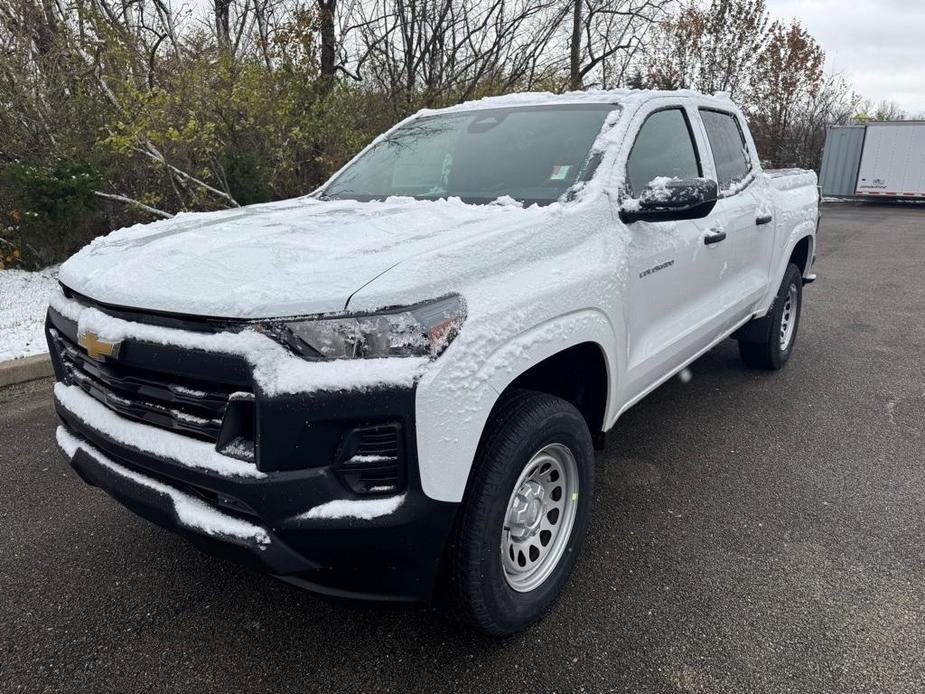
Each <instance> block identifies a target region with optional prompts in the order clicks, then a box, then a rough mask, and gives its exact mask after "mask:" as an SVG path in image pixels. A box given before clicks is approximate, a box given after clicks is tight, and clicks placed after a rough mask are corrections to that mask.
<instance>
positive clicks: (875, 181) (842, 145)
mask: <svg viewBox="0 0 925 694" xmlns="http://www.w3.org/2000/svg"><path fill="white" fill-rule="evenodd" d="M820 184H821V187H822V194H823V195H824V196H828V197H856V198H871V197H886V198H905V199H912V200H925V121H884V122H880V123H868V124H867V125H862V126H840V127H833V128H829V130H828V133H827V134H826V141H825V150H824V152H823V155H822V170H821V172H820Z"/></svg>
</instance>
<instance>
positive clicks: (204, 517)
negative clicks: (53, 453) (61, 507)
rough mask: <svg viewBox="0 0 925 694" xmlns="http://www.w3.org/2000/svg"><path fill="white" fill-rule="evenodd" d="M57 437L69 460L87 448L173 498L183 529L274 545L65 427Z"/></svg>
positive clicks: (251, 527) (109, 466) (243, 523)
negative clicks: (123, 463)
mask: <svg viewBox="0 0 925 694" xmlns="http://www.w3.org/2000/svg"><path fill="white" fill-rule="evenodd" d="M55 435H56V438H57V440H58V445H59V446H61V450H63V451H64V453H65V455H67V457H68V458H73V457H74V455H76V453H77V449H78V448H83V449H84V450H85V451H86V452H87V453H89V454H90V456H91V457H92V458H93V459H94V460H95V461H96V462H97V463H99V464H100V465H102V466H103V467H105V468H106V469H108V470H109V471H110V472H113V473H115V474H116V475H118V476H120V477H124V478H126V479H129V480H131V481H132V482H135V483H136V484H139V485H141V486H143V487H147V488H148V489H151V490H153V491H155V492H157V493H158V494H162V495H164V496H167V497H169V499H170V502H171V504H172V505H173V510H174V512H175V513H176V514H177V519H178V520H179V521H180V524H181V525H184V526H186V527H187V528H191V529H193V530H198V531H200V532H203V533H205V534H206V535H212V536H218V537H228V538H237V539H241V540H250V541H253V542H256V543H257V544H258V545H261V549H263V546H265V545H268V544H270V536H269V535H268V534H267V531H266V530H264V529H263V528H261V527H260V526H259V525H254V524H253V523H248V522H247V521H244V520H241V519H240V518H234V517H233V516H228V515H226V514H224V513H220V512H219V511H216V510H215V509H214V508H211V507H210V506H208V505H206V504H205V503H204V502H202V501H200V500H199V499H196V498H195V497H192V496H190V495H189V494H184V493H183V492H181V491H179V490H178V489H174V488H173V487H170V486H168V485H166V484H162V483H161V482H158V481H157V480H153V479H151V478H150V477H145V476H144V475H140V474H138V473H137V472H135V471H133V470H129V469H128V468H125V467H122V466H121V465H119V464H118V463H114V462H113V461H111V460H110V459H109V458H107V457H106V456H105V455H103V454H102V453H100V452H99V451H98V450H97V449H96V448H94V447H93V446H91V445H90V444H88V443H87V442H85V441H81V440H80V439H78V438H76V437H75V436H73V435H72V434H71V433H70V432H68V430H67V429H65V428H64V427H63V426H60V427H58V429H57V431H56V432H55Z"/></svg>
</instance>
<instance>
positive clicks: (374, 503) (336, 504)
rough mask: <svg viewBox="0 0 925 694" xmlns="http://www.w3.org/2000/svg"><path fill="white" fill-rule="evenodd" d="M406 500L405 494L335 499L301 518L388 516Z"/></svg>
mask: <svg viewBox="0 0 925 694" xmlns="http://www.w3.org/2000/svg"><path fill="white" fill-rule="evenodd" d="M404 502H405V495H404V494H399V495H398V496H389V497H386V498H383V499H334V501H329V502H327V503H326V504H321V505H320V506H315V507H314V508H311V509H309V510H308V511H306V512H305V513H303V514H302V515H301V516H299V518H304V519H307V520H317V519H320V518H324V519H327V520H334V519H337V518H359V519H360V520H372V519H373V518H379V517H380V516H388V515H390V514H392V513H395V511H397V510H398V507H399V506H401V505H402V504H403V503H404Z"/></svg>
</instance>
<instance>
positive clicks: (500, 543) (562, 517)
mask: <svg viewBox="0 0 925 694" xmlns="http://www.w3.org/2000/svg"><path fill="white" fill-rule="evenodd" d="M593 484H594V452H593V447H592V442H591V435H590V432H589V431H588V426H587V424H586V423H585V420H584V418H583V417H582V415H581V413H580V412H579V411H578V410H577V409H576V408H575V407H574V406H573V405H571V404H570V403H568V402H567V401H565V400H562V399H561V398H556V397H553V396H551V395H546V394H543V393H537V392H533V391H523V390H521V391H513V392H511V393H508V394H506V395H505V396H504V399H503V400H502V401H501V402H499V404H498V406H497V407H496V408H495V412H494V413H493V414H492V417H491V419H490V420H489V422H488V425H487V428H486V432H485V436H484V437H483V440H482V443H481V444H480V446H479V451H478V453H477V455H476V461H475V467H474V470H473V479H472V483H471V486H470V488H469V490H468V492H467V499H466V502H465V504H464V506H463V510H462V513H461V517H460V521H459V523H458V527H457V531H456V535H455V538H454V541H453V548H452V556H451V562H452V565H451V567H450V581H451V584H452V589H453V597H454V599H455V602H456V605H457V607H458V609H459V612H460V613H461V614H462V616H463V617H464V618H465V619H466V620H467V621H469V622H470V623H472V624H474V625H475V626H477V627H478V628H479V629H481V630H482V631H484V632H485V633H488V634H491V635H495V636H505V635H508V634H513V633H515V632H517V631H520V630H522V629H524V628H525V627H526V626H528V625H529V624H531V623H532V622H534V621H536V620H537V619H539V618H540V617H542V616H543V614H545V612H546V611H547V610H548V609H549V608H550V607H551V606H552V604H553V603H554V602H555V601H556V599H557V598H558V597H559V595H560V593H561V592H562V589H563V588H564V587H565V584H566V583H567V581H568V579H569V576H570V575H571V573H572V569H573V568H574V566H575V562H576V561H577V559H578V551H579V549H580V547H581V542H582V539H583V538H584V534H585V528H586V526H587V521H588V511H589V504H590V500H591V493H592V488H593Z"/></svg>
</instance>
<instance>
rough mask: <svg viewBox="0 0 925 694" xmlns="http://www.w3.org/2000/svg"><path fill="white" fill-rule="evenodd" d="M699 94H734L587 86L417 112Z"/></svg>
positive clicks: (620, 101)
mask: <svg viewBox="0 0 925 694" xmlns="http://www.w3.org/2000/svg"><path fill="white" fill-rule="evenodd" d="M671 96H683V97H696V98H698V99H706V100H709V101H725V102H729V101H730V97H729V95H728V94H726V93H725V92H718V93H717V94H715V95H714V96H709V95H707V94H701V93H700V92H696V91H693V90H690V89H678V90H672V91H665V90H657V89H587V90H584V91H573V92H564V93H562V94H554V93H552V92H519V93H516V94H505V95H504V96H486V97H483V98H481V99H475V100H473V101H465V102H463V103H461V104H457V105H455V106H448V107H446V108H440V109H422V110H420V111H418V113H417V115H431V114H435V113H455V112H459V111H478V110H482V109H491V108H511V107H516V106H549V105H565V104H621V105H625V104H626V103H627V102H629V101H633V102H637V101H639V102H641V101H647V100H649V99H655V98H659V97H671Z"/></svg>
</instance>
